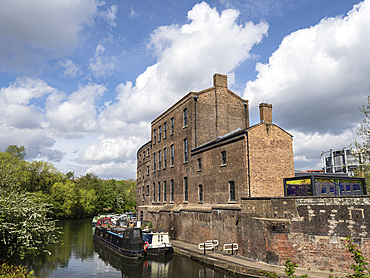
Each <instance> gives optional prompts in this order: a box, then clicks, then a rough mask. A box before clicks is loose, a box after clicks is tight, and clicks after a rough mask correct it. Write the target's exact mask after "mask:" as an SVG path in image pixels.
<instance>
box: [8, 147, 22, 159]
mask: <svg viewBox="0 0 370 278" xmlns="http://www.w3.org/2000/svg"><path fill="white" fill-rule="evenodd" d="M5 152H6V153H8V154H11V155H12V156H14V157H17V158H19V159H22V160H23V159H24V158H25V157H26V149H25V148H24V146H20V147H18V146H17V145H9V146H8V147H7V148H6V150H5Z"/></svg>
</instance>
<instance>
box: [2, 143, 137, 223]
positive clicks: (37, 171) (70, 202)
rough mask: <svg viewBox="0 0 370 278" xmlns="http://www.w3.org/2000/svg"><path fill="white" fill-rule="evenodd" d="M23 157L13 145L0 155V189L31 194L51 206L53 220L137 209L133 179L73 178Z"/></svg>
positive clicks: (47, 164)
mask: <svg viewBox="0 0 370 278" xmlns="http://www.w3.org/2000/svg"><path fill="white" fill-rule="evenodd" d="M24 157H25V149H24V147H23V146H22V147H17V146H16V145H12V146H9V147H8V148H7V149H6V151H5V152H0V188H9V189H11V190H13V191H16V192H22V193H32V194H33V195H35V196H37V198H38V199H39V200H41V201H42V202H45V203H47V204H50V205H51V206H50V210H49V211H48V216H49V217H51V218H53V219H77V218H86V217H91V216H94V215H96V214H98V213H107V212H124V211H133V210H134V209H135V207H136V184H135V181H134V180H115V179H110V180H104V179H100V178H98V176H96V175H94V174H90V173H89V174H86V175H84V176H80V177H75V176H74V173H73V172H68V173H67V174H63V173H62V172H60V171H58V170H57V169H56V168H55V167H54V165H53V164H51V163H49V162H44V161H32V162H28V161H25V160H24Z"/></svg>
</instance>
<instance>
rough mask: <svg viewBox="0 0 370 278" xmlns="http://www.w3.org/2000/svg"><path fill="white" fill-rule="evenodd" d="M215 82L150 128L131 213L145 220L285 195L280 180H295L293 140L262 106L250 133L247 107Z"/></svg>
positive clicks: (222, 79) (221, 80) (219, 78)
mask: <svg viewBox="0 0 370 278" xmlns="http://www.w3.org/2000/svg"><path fill="white" fill-rule="evenodd" d="M213 83H214V86H213V87H211V88H209V89H206V90H203V91H200V92H190V93H188V94H187V95H185V96H184V97H183V98H182V99H180V100H179V101H178V102H177V103H175V104H174V105H173V106H171V107H170V108H169V109H167V110H166V111H165V112H163V113H162V114H161V115H160V116H159V117H157V118H156V119H155V120H153V121H152V123H151V141H149V142H148V143H146V144H145V145H144V146H142V147H141V148H140V149H139V151H138V152H137V208H138V213H139V216H142V217H143V218H144V219H145V220H150V219H151V218H152V217H151V215H150V214H148V212H149V211H153V210H154V211H155V210H160V209H162V208H164V207H169V208H171V209H174V210H176V208H177V207H178V206H181V207H186V206H189V207H192V206H200V207H202V206H207V205H208V204H237V203H240V198H241V197H249V196H256V197H257V196H283V195H284V191H283V178H285V177H292V176H293V175H294V166H293V150H292V137H291V135H290V134H288V133H287V132H285V131H284V130H282V129H281V128H279V127H278V126H276V125H274V124H272V106H271V105H270V104H266V103H264V104H261V105H260V114H261V122H260V123H259V124H257V125H254V126H251V127H250V126H249V103H248V101H247V100H244V99H242V98H240V97H239V96H237V95H236V94H234V93H233V92H231V91H230V90H229V89H228V88H227V76H225V75H220V74H215V75H214V76H213ZM148 154H149V155H148ZM148 169H149V171H148Z"/></svg>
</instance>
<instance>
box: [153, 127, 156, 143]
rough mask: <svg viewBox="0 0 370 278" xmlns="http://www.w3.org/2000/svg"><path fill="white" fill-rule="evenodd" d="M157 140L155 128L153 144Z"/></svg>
mask: <svg viewBox="0 0 370 278" xmlns="http://www.w3.org/2000/svg"><path fill="white" fill-rule="evenodd" d="M156 140H157V130H156V129H155V130H154V132H153V145H155V141H156Z"/></svg>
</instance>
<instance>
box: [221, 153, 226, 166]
mask: <svg viewBox="0 0 370 278" xmlns="http://www.w3.org/2000/svg"><path fill="white" fill-rule="evenodd" d="M221 165H226V151H223V152H221Z"/></svg>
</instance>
